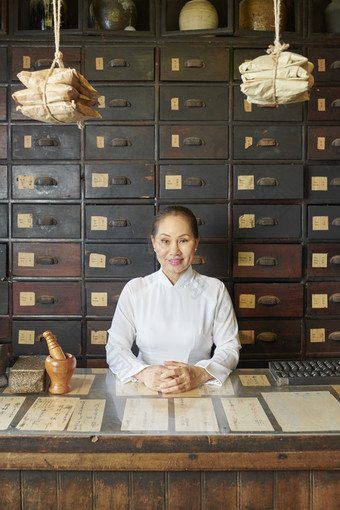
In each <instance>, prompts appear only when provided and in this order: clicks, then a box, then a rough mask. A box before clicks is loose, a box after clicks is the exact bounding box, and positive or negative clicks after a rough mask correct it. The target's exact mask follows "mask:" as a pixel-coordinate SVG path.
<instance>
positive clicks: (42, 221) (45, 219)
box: [36, 216, 58, 227]
mask: <svg viewBox="0 0 340 510" xmlns="http://www.w3.org/2000/svg"><path fill="white" fill-rule="evenodd" d="M36 225H39V226H41V227H44V226H50V225H58V221H57V220H56V219H55V218H53V216H42V217H41V218H37V221H36Z"/></svg>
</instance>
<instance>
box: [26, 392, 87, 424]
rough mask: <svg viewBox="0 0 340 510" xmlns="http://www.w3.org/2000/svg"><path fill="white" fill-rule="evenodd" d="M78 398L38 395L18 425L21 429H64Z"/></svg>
mask: <svg viewBox="0 0 340 510" xmlns="http://www.w3.org/2000/svg"><path fill="white" fill-rule="evenodd" d="M78 401H79V399H78V398H67V397H65V398H63V397H38V398H37V399H36V401H35V402H34V404H32V405H31V407H30V408H29V410H28V411H27V413H26V414H25V416H24V417H23V418H22V419H21V420H20V422H19V423H18V425H17V428H18V429H19V430H35V431H44V430H46V431H51V430H53V431H58V430H64V429H65V428H66V426H67V424H68V422H69V419H70V417H71V415H72V413H73V411H74V409H75V407H76V405H77V404H78Z"/></svg>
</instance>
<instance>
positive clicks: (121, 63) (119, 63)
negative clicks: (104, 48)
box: [109, 58, 130, 67]
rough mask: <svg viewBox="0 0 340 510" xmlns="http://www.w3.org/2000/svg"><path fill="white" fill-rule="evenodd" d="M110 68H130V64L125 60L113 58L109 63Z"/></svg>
mask: <svg viewBox="0 0 340 510" xmlns="http://www.w3.org/2000/svg"><path fill="white" fill-rule="evenodd" d="M109 67H130V64H129V62H128V61H127V60H125V59H124V58H113V59H112V60H110V62H109Z"/></svg>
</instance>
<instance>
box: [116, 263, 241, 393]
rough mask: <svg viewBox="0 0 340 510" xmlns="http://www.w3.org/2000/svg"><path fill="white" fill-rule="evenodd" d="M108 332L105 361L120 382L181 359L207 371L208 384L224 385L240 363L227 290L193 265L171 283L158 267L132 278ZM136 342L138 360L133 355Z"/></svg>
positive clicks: (235, 323)
mask: <svg viewBox="0 0 340 510" xmlns="http://www.w3.org/2000/svg"><path fill="white" fill-rule="evenodd" d="M108 333H109V338H108V343H107V346H106V352H107V362H108V364H109V367H110V369H111V370H112V372H113V373H114V374H116V375H117V376H118V377H119V379H120V380H121V381H123V382H128V381H130V380H133V376H134V375H135V374H137V373H138V372H140V371H141V370H143V368H145V367H146V366H150V365H162V363H163V361H181V362H184V363H189V364H190V365H198V366H200V367H203V368H205V369H206V370H207V372H209V374H210V375H211V376H213V378H214V379H213V380H212V381H211V382H214V383H215V384H216V383H217V384H222V383H223V382H224V381H225V379H226V378H227V377H228V375H229V374H230V372H231V371H232V370H233V369H234V368H235V367H236V365H237V363H238V359H239V349H240V341H239V338H238V326H237V321H236V317H235V314H234V309H233V305H232V302H231V299H230V296H229V294H228V291H227V289H226V288H225V286H224V284H223V283H222V282H221V281H220V280H217V279H216V278H210V277H208V276H203V275H200V274H199V273H197V272H196V271H194V270H193V269H192V268H191V267H189V268H188V269H187V271H186V272H185V273H183V274H182V275H181V276H180V278H179V280H178V281H177V282H176V284H175V285H172V283H171V282H170V281H169V280H168V278H167V277H166V276H165V274H164V273H163V272H162V270H161V269H160V270H159V271H157V272H155V273H152V274H150V275H148V276H146V277H144V278H135V279H133V280H130V281H129V282H128V283H127V284H126V285H125V287H124V289H123V291H122V293H121V295H120V298H119V301H118V304H117V308H116V311H115V314H114V317H113V319H112V324H111V327H110V329H109V330H108ZM134 340H136V344H137V346H138V348H139V355H138V358H136V357H135V356H134V354H133V353H132V352H131V346H132V344H133V341H134ZM213 344H214V345H215V346H216V348H215V352H214V354H213V357H212V358H211V348H212V346H213Z"/></svg>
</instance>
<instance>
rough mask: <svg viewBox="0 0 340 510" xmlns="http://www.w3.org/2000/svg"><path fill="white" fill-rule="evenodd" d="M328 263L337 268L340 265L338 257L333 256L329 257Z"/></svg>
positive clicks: (339, 256)
mask: <svg viewBox="0 0 340 510" xmlns="http://www.w3.org/2000/svg"><path fill="white" fill-rule="evenodd" d="M329 263H330V264H334V265H335V266H339V265H340V255H334V256H333V257H331V259H330V261H329Z"/></svg>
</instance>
